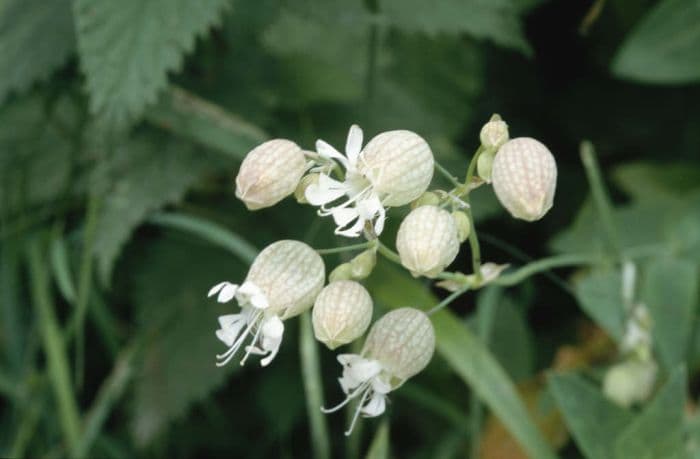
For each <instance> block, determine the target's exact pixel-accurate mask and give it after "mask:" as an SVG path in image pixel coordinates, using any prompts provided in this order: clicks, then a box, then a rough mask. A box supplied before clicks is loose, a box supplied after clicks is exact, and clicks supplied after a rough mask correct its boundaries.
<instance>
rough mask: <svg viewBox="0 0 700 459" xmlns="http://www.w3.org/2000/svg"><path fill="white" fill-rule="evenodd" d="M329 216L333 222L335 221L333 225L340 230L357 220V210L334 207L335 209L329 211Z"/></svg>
mask: <svg viewBox="0 0 700 459" xmlns="http://www.w3.org/2000/svg"><path fill="white" fill-rule="evenodd" d="M331 215H333V220H334V221H335V224H336V225H338V226H339V227H340V228H344V227H345V226H347V225H348V223H350V222H351V221H353V220H355V219H357V217H358V216H359V214H358V212H357V209H355V208H354V207H350V208H347V207H345V208H341V207H336V208H335V209H331Z"/></svg>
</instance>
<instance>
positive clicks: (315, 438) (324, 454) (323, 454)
mask: <svg viewBox="0 0 700 459" xmlns="http://www.w3.org/2000/svg"><path fill="white" fill-rule="evenodd" d="M300 319H301V323H300V325H299V326H300V337H299V353H300V354H301V371H302V375H303V376H304V377H303V380H304V392H305V394H306V410H307V411H308V416H309V426H310V428H311V447H312V448H311V450H312V451H313V457H314V458H315V459H327V458H330V457H331V456H330V444H329V442H328V426H327V425H326V418H325V417H324V416H323V413H321V406H322V405H323V384H322V383H321V368H320V366H319V359H318V348H317V347H316V340H315V339H314V336H313V331H312V329H311V319H310V317H309V312H308V311H307V312H305V313H304V314H302V315H301V318H300Z"/></svg>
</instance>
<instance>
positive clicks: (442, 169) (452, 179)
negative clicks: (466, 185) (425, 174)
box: [435, 161, 462, 188]
mask: <svg viewBox="0 0 700 459" xmlns="http://www.w3.org/2000/svg"><path fill="white" fill-rule="evenodd" d="M435 170H436V171H438V172H440V173H441V174H442V175H443V176H444V177H445V178H446V179H447V180H449V181H450V183H452V184H453V185H454V186H455V187H457V188H459V187H461V186H462V184H461V183H459V180H457V177H455V176H454V175H452V174H451V173H450V171H448V170H447V169H446V168H445V167H444V166H443V165H442V164H440V163H438V162H437V161H435Z"/></svg>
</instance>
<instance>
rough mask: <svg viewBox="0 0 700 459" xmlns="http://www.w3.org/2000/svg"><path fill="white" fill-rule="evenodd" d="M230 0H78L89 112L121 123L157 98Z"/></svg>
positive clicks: (76, 12) (79, 42)
mask: <svg viewBox="0 0 700 459" xmlns="http://www.w3.org/2000/svg"><path fill="white" fill-rule="evenodd" d="M228 3H229V1H228V0H202V1H198V2H191V1H189V0H149V1H141V0H125V1H121V2H114V1H111V0H76V1H75V8H74V10H75V18H76V23H77V35H78V52H79V55H80V61H81V65H82V68H83V71H84V72H85V76H86V79H87V89H88V92H89V93H90V107H91V110H92V111H93V112H94V113H96V114H100V115H102V116H103V117H104V119H105V121H106V122H108V123H110V124H114V125H117V126H118V125H121V124H124V123H125V122H127V121H129V120H131V119H133V118H135V117H137V116H138V115H140V114H141V112H142V111H143V109H144V108H145V107H146V106H147V105H149V104H152V103H153V102H155V101H156V97H157V95H158V92H159V91H160V90H161V89H163V88H164V87H165V86H166V84H167V73H168V72H169V71H174V70H178V69H179V67H180V66H181V64H182V60H183V55H184V54H185V53H187V52H189V51H191V50H192V48H193V47H194V43H195V39H196V37H197V36H199V35H202V34H204V33H205V32H206V31H207V29H208V28H209V27H211V26H212V25H213V24H214V23H216V21H217V20H218V19H219V17H220V15H221V14H222V12H223V10H224V8H225V7H226V6H227V4H228Z"/></svg>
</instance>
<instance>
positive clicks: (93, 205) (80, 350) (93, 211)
mask: <svg viewBox="0 0 700 459" xmlns="http://www.w3.org/2000/svg"><path fill="white" fill-rule="evenodd" d="M99 206H100V200H99V197H98V196H97V195H96V194H94V193H93V194H91V195H90V197H89V198H88V203H87V209H86V211H85V229H84V231H83V251H82V254H81V260H80V269H79V271H78V292H77V295H78V296H77V302H76V309H75V316H74V317H75V328H76V341H75V353H76V358H75V381H76V386H78V387H79V388H80V387H81V386H82V385H83V371H84V367H85V327H84V324H85V315H86V313H87V308H88V304H89V301H90V288H91V286H92V260H93V253H92V252H93V249H92V246H93V244H94V242H95V236H96V230H97V219H98V210H99Z"/></svg>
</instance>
